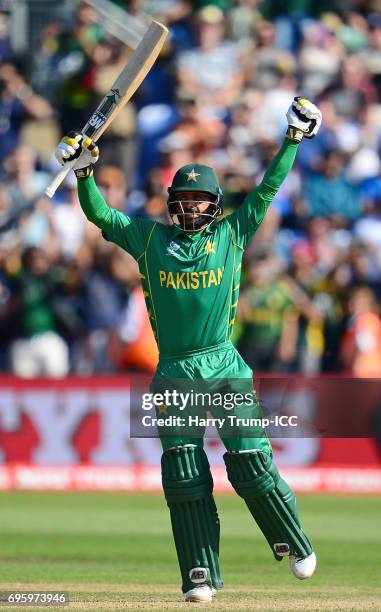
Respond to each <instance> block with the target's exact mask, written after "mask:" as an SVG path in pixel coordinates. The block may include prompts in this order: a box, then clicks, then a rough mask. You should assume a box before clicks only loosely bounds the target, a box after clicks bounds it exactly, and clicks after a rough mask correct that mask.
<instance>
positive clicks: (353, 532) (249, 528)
mask: <svg viewBox="0 0 381 612" xmlns="http://www.w3.org/2000/svg"><path fill="white" fill-rule="evenodd" d="M217 505H218V508H219V511H220V518H221V527H222V538H221V562H222V567H223V573H224V579H225V584H226V594H224V593H222V594H221V595H219V597H218V602H219V603H217V602H216V603H215V604H213V609H215V610H219V609H228V607H231V606H232V601H234V608H235V609H236V610H239V609H258V610H259V609H260V610H272V609H278V610H291V609H293V610H299V609H303V610H307V609H308V610H315V609H316V610H331V609H332V610H338V611H340V610H362V609H364V610H369V609H374V610H381V552H380V551H381V498H377V497H347V496H345V497H344V496H343V497H337V496H332V497H327V496H304V497H299V509H300V513H301V516H302V520H303V524H304V527H305V529H306V531H307V533H308V534H309V536H310V537H311V539H312V541H313V543H314V546H315V549H316V552H317V555H318V559H319V566H318V571H317V572H316V575H315V576H314V578H313V580H311V581H305V582H299V581H296V580H295V579H294V578H293V577H292V576H291V574H290V572H289V569H288V567H287V565H288V562H287V560H284V561H283V562H282V563H276V562H275V561H273V558H272V555H271V553H270V550H269V549H268V546H267V544H266V542H265V541H264V539H263V536H262V535H261V534H260V532H259V531H258V529H257V527H256V526H255V524H254V522H253V520H252V519H251V517H250V515H249V513H248V511H247V509H246V507H245V506H244V504H243V502H242V501H241V500H240V499H239V498H237V497H234V496H218V497H217ZM0 576H1V578H0V583H1V589H2V590H6V589H7V588H8V587H13V588H14V587H15V586H16V585H19V586H20V588H21V587H23V588H26V586H28V587H29V588H33V589H36V588H40V589H42V588H45V589H51V588H52V587H54V586H57V585H59V586H62V587H65V586H67V587H68V589H69V590H70V591H71V592H72V593H73V600H74V603H73V605H71V606H70V607H73V606H74V607H76V608H78V609H79V608H81V609H86V610H91V609H94V608H97V609H104V610H106V609H116V608H119V607H120V608H128V609H136V610H140V609H153V610H161V609H173V610H175V609H180V608H181V609H182V608H183V607H184V606H185V604H183V603H181V604H177V603H176V602H177V601H181V598H179V596H178V589H179V574H178V568H177V560H176V555H175V550H174V545H173V543H172V539H171V533H170V523H169V516H168V511H167V508H166V505H165V502H164V499H163V497H162V496H160V495H148V494H147V495H122V494H92V493H55V494H50V493H49V494H48V493H21V492H19V493H2V494H0ZM263 600H265V601H266V606H270V607H263V606H264V604H263ZM261 602H262V603H261ZM271 602H273V603H271ZM291 603H292V605H291ZM257 604H258V605H259V606H260V607H255V606H257ZM272 605H273V607H271V606H272ZM287 605H289V607H287ZM311 605H316V607H315V608H314V607H311ZM179 606H180V608H179ZM240 606H242V607H240ZM284 606H286V607H284ZM351 606H352V607H351ZM356 606H357V607H356ZM358 606H360V607H358ZM362 606H364V607H362ZM197 607H198V609H200V607H199V606H197V605H196V608H197ZM0 609H1V610H3V609H5V608H2V607H1V608H0ZM20 609H21V608H20ZM31 609H32V608H31ZM33 609H34V610H37V608H33ZM23 610H26V608H23Z"/></svg>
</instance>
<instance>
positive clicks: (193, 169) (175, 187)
mask: <svg viewBox="0 0 381 612" xmlns="http://www.w3.org/2000/svg"><path fill="white" fill-rule="evenodd" d="M182 192H184V194H185V193H186V192H200V193H207V194H208V195H210V196H212V197H211V198H210V199H209V198H208V200H206V199H203V200H201V201H202V202H206V201H207V202H209V206H208V208H207V209H206V210H204V211H203V212H200V211H198V210H197V207H195V208H194V209H192V208H191V209H189V206H188V208H187V207H184V204H185V203H188V205H189V204H192V203H193V204H197V200H194V199H192V200H189V199H185V200H183V199H182V198H181V197H180V194H181V193H182ZM168 194H169V197H168V211H169V214H170V216H171V218H172V221H173V222H174V223H175V225H177V226H179V227H181V228H182V229H183V230H185V231H189V232H192V231H199V230H200V229H202V228H203V227H205V226H206V225H208V224H209V223H210V222H211V221H213V219H215V218H216V217H218V216H219V215H221V214H222V195H223V193H222V189H221V187H220V185H219V182H218V178H217V175H216V173H215V172H214V170H213V168H210V167H209V166H204V165H202V164H187V165H186V166H182V167H181V168H180V169H179V170H178V171H177V172H176V174H175V176H174V177H173V181H172V185H171V186H170V187H169V188H168ZM175 194H176V195H175Z"/></svg>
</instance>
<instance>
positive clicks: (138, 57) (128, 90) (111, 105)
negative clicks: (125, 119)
mask: <svg viewBox="0 0 381 612" xmlns="http://www.w3.org/2000/svg"><path fill="white" fill-rule="evenodd" d="M167 36H168V30H167V28H166V27H165V26H163V25H162V24H161V23H158V22H156V21H153V22H152V24H151V25H150V27H149V28H148V30H147V32H146V34H145V35H144V37H143V38H142V40H141V42H140V44H139V45H138V47H137V48H136V49H135V51H134V53H133V54H132V56H131V57H130V59H129V61H128V63H127V64H126V66H125V67H124V69H123V70H122V72H121V73H120V75H119V76H118V78H117V79H116V81H115V83H114V84H113V86H112V88H111V89H110V91H109V92H108V94H107V95H106V96H105V97H104V98H103V100H102V102H101V103H100V105H99V106H98V108H97V109H96V110H95V111H94V113H93V114H92V115H91V117H90V119H89V121H88V122H87V124H86V125H85V127H84V129H83V133H84V134H85V135H86V136H89V137H90V138H92V139H93V140H97V139H98V138H99V136H100V135H101V134H102V133H103V132H104V131H105V129H106V128H107V126H108V125H109V124H110V122H111V121H112V119H113V117H114V116H115V115H116V114H117V112H118V111H119V110H120V108H122V106H123V105H124V104H125V103H126V102H127V101H128V100H129V99H130V98H131V97H132V96H133V94H134V93H135V91H136V90H137V88H138V87H139V85H140V84H141V83H142V81H143V79H144V78H145V76H146V75H147V73H148V71H149V70H150V68H151V67H152V65H153V63H154V62H155V60H156V58H157V56H158V55H159V53H160V50H161V48H162V46H163V44H164V42H165V39H166V37H167Z"/></svg>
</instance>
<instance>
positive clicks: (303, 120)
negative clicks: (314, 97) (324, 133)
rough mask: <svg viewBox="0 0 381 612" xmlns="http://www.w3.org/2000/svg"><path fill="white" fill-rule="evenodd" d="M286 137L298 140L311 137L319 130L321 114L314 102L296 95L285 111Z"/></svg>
mask: <svg viewBox="0 0 381 612" xmlns="http://www.w3.org/2000/svg"><path fill="white" fill-rule="evenodd" d="M286 116H287V121H288V130H287V134H286V136H287V138H289V139H290V140H294V141H295V142H300V141H301V140H302V138H303V136H305V138H313V137H314V136H316V134H317V133H318V131H319V128H320V125H321V121H322V114H321V112H320V110H319V109H318V107H317V106H315V104H312V102H310V101H309V100H306V98H300V97H296V98H294V101H293V103H292V104H291V106H290V108H289V109H288V111H287V115H286Z"/></svg>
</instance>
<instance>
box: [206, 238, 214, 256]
mask: <svg viewBox="0 0 381 612" xmlns="http://www.w3.org/2000/svg"><path fill="white" fill-rule="evenodd" d="M215 246H216V243H215V242H211V241H210V240H208V242H207V243H206V245H205V253H206V254H207V255H211V254H212V253H215V252H216V251H215V250H214V249H215Z"/></svg>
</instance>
